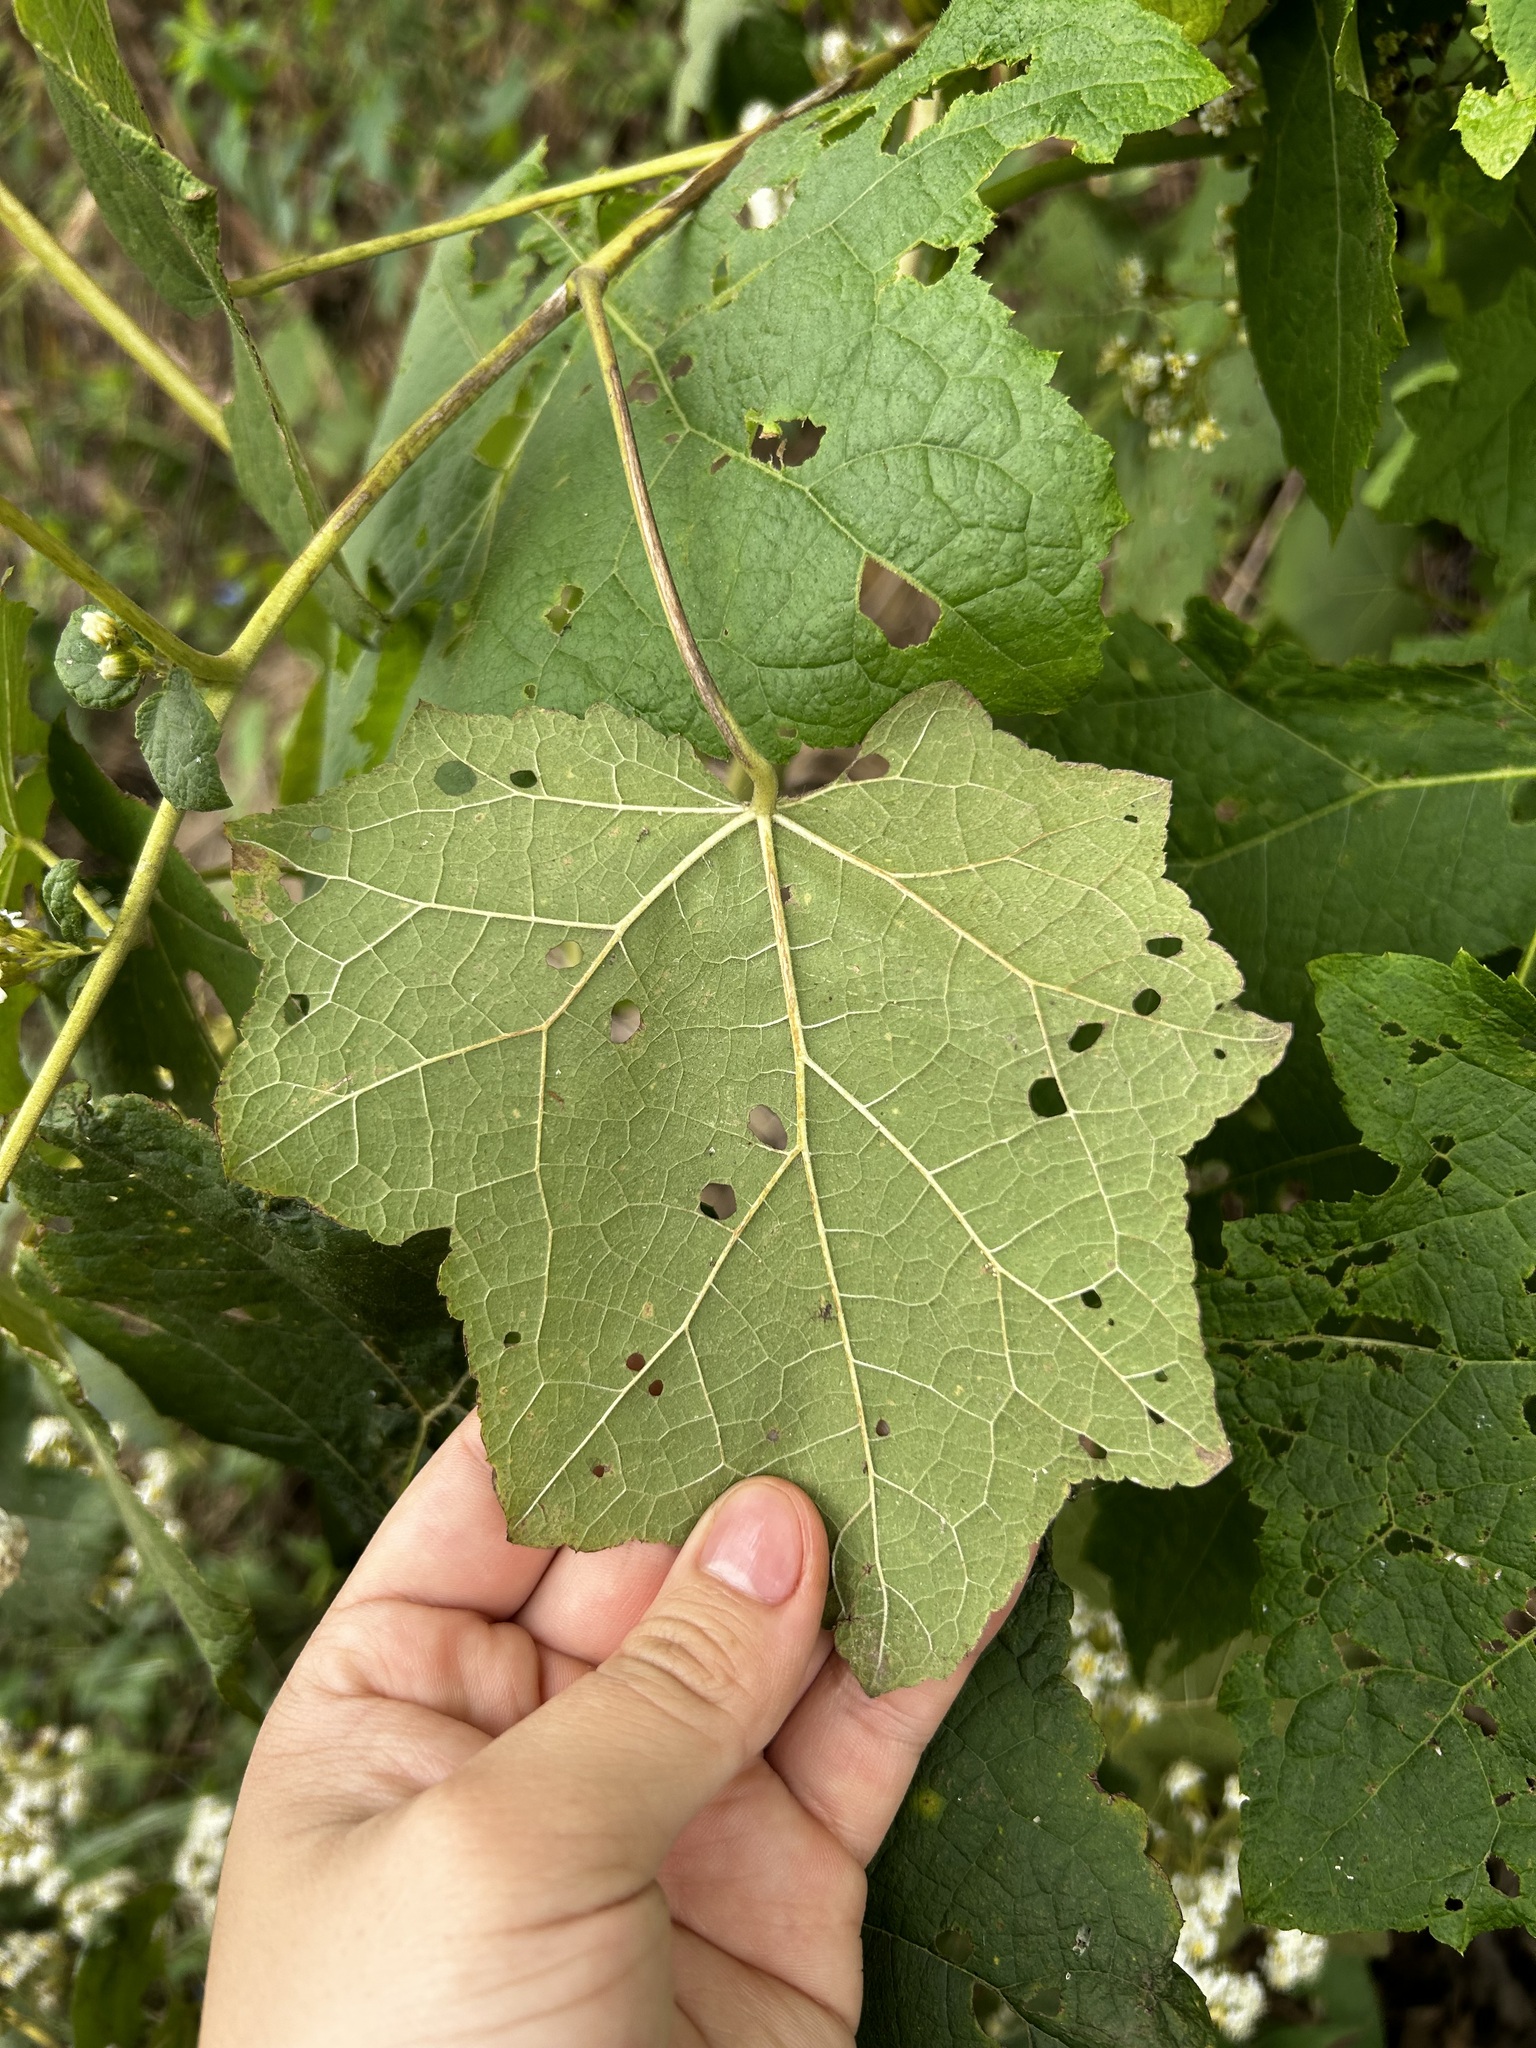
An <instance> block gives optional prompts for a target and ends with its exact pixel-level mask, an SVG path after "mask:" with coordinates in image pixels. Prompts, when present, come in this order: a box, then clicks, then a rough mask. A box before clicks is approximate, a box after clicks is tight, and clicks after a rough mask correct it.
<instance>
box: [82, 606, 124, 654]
mask: <svg viewBox="0 0 1536 2048" xmlns="http://www.w3.org/2000/svg"><path fill="white" fill-rule="evenodd" d="M80 631H81V632H82V633H83V634H84V636H85V638H86V639H87V640H89V641H90V643H91V645H92V646H93V647H101V648H105V649H111V648H113V647H115V646H116V645H117V642H118V638H119V632H120V629H119V627H118V623H117V621H116V619H114V618H113V616H112V614H111V613H110V612H82V613H81V614H80Z"/></svg>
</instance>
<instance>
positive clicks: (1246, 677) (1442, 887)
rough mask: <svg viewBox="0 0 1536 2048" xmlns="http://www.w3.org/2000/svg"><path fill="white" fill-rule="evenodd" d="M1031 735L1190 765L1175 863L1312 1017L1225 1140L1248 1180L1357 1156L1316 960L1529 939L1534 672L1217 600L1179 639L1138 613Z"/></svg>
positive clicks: (1066, 751) (1179, 874) (1175, 770)
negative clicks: (1334, 1073)
mask: <svg viewBox="0 0 1536 2048" xmlns="http://www.w3.org/2000/svg"><path fill="white" fill-rule="evenodd" d="M1025 730H1026V731H1027V732H1028V733H1029V735H1030V737H1031V738H1032V739H1033V740H1034V741H1035V743H1036V744H1038V745H1043V746H1048V747H1049V748H1050V749H1051V751H1052V752H1053V753H1057V754H1061V755H1063V756H1065V757H1066V758H1068V759H1072V760H1083V759H1088V760H1095V761H1102V762H1104V763H1105V764H1106V765H1107V766H1109V767H1113V768H1135V769H1140V770H1141V771H1142V772H1143V773H1145V774H1149V775H1166V776H1167V777H1168V778H1169V780H1170V781H1171V782H1172V785H1173V809H1172V817H1171V822H1170V832H1169V848H1168V853H1169V860H1168V871H1169V873H1170V875H1172V877H1173V879H1174V880H1175V881H1176V882H1177V883H1178V884H1179V886H1180V887H1181V888H1184V889H1187V890H1188V891H1189V895H1190V898H1191V900H1192V901H1193V903H1194V904H1195V907H1196V908H1197V909H1198V910H1200V911H1202V912H1203V913H1204V915H1205V916H1206V917H1208V918H1209V919H1210V922H1211V929H1212V931H1213V932H1214V934H1215V936H1216V938H1217V939H1218V940H1219V942H1220V943H1221V944H1222V945H1223V946H1225V947H1226V948H1227V950H1228V952H1230V953H1232V954H1233V955H1234V956H1235V957H1236V959H1237V961H1238V964H1239V966H1240V967H1241V968H1242V969H1243V972H1244V975H1245V976H1246V978H1247V981H1248V986H1249V990H1250V993H1251V999H1252V1001H1253V1002H1254V1003H1255V1004H1256V1005H1257V1006H1258V1007H1259V1008H1261V1009H1262V1010H1264V1012H1265V1013H1266V1014H1267V1015H1269V1016H1271V1017H1282V1018H1285V1019H1286V1020H1287V1021H1289V1022H1291V1023H1293V1024H1295V1026H1296V1037H1295V1040H1294V1042H1293V1043H1292V1046H1291V1048H1290V1050H1289V1052H1288V1053H1287V1055H1286V1059H1285V1063H1284V1065H1283V1066H1282V1067H1281V1069H1280V1070H1279V1072H1278V1073H1276V1074H1275V1075H1273V1076H1272V1077H1271V1078H1270V1079H1268V1080H1266V1082H1265V1083H1264V1087H1263V1092H1262V1105H1263V1109H1264V1112H1265V1117H1266V1119H1267V1121H1266V1122H1264V1124H1263V1127H1262V1128H1259V1129H1256V1128H1255V1127H1254V1124H1253V1123H1252V1122H1251V1121H1250V1120H1249V1119H1247V1118H1243V1119H1239V1120H1238V1121H1237V1123H1236V1124H1235V1125H1234V1126H1231V1127H1229V1128H1228V1130H1227V1131H1226V1132H1224V1133H1218V1136H1217V1139H1216V1140H1215V1141H1214V1143H1215V1146H1216V1149H1217V1150H1218V1151H1220V1152H1221V1155H1222V1157H1223V1159H1224V1160H1225V1161H1226V1162H1227V1163H1229V1164H1230V1165H1231V1166H1232V1167H1233V1169H1234V1171H1243V1172H1248V1171H1252V1172H1253V1173H1255V1174H1258V1175H1261V1176H1268V1177H1271V1178H1273V1177H1274V1176H1276V1175H1288V1176H1300V1178H1301V1179H1302V1180H1303V1181H1306V1182H1310V1183H1311V1184H1312V1185H1314V1186H1315V1185H1316V1184H1317V1180H1318V1177H1319V1176H1320V1175H1325V1174H1327V1173H1329V1172H1330V1171H1332V1170H1333V1169H1334V1167H1335V1165H1337V1164H1340V1163H1342V1161H1343V1159H1344V1155H1346V1154H1349V1153H1352V1152H1353V1151H1354V1149H1355V1148H1354V1145H1353V1138H1354V1133H1353V1130H1352V1128H1351V1126H1350V1124H1349V1121H1348V1119H1347V1118H1346V1117H1345V1116H1344V1115H1343V1113H1342V1111H1341V1110H1340V1108H1339V1106H1338V1097H1337V1091H1336V1090H1335V1088H1334V1086H1333V1082H1332V1079H1331V1075H1330V1070H1329V1068H1328V1065H1327V1062H1326V1061H1325V1060H1324V1058H1323V1055H1322V1051H1321V1048H1320V1046H1319V1044H1318V1038H1317V1014H1316V1010H1315V1008H1314V1005H1313V999H1312V985H1311V981H1310V978H1309V976H1308V974H1307V962H1308V961H1310V960H1315V959H1316V958H1318V956H1319V955H1321V954H1324V953H1335V952H1340V951H1345V950H1348V951H1354V950H1360V951H1368V952H1377V951H1382V950H1384V949H1385V948H1387V947H1389V946H1397V947H1411V948H1412V949H1413V950H1415V951H1416V952H1420V953H1435V954H1439V955H1440V956H1441V957H1442V958H1444V959H1449V958H1450V957H1451V956H1452V955H1453V954H1454V953H1455V952H1456V950H1457V948H1458V947H1459V946H1466V947H1467V948H1468V949H1469V950H1470V951H1472V952H1474V953H1477V954H1480V955H1483V956H1487V955H1490V954H1494V953H1498V952H1500V951H1502V950H1503V949H1505V948H1506V947H1510V946H1518V945H1523V944H1524V943H1525V940H1526V938H1527V937H1528V936H1529V933H1530V926H1531V920H1532V909H1533V905H1536V830H1533V829H1532V823H1533V821H1536V712H1533V709H1532V708H1531V706H1530V704H1529V703H1528V702H1527V700H1526V697H1525V696H1524V695H1522V693H1521V692H1520V690H1519V689H1518V688H1517V687H1516V686H1515V685H1513V684H1506V683H1501V682H1499V681H1498V680H1496V679H1495V678H1493V677H1491V676H1487V675H1485V674H1483V673H1482V672H1480V671H1476V670H1473V671H1455V670H1453V671H1448V670H1445V669H1433V668H1423V669H1405V668H1387V667H1380V666H1377V665H1375V664H1373V663H1368V662H1352V663H1350V664H1349V665H1348V666H1347V667H1344V668H1328V667H1325V666H1323V665H1321V664H1320V663H1315V662H1313V661H1312V660H1311V659H1310V658H1309V657H1308V655H1307V654H1306V653H1305V651H1304V650H1303V649H1302V648H1301V647H1300V646H1298V645H1297V644H1296V643H1295V642H1293V641H1289V640H1285V639H1278V638H1277V639H1271V640H1269V641H1267V642H1261V641H1260V640H1259V638H1258V637H1257V636H1256V635H1255V634H1254V633H1252V632H1251V631H1250V630H1249V629H1247V628H1245V627H1243V626H1241V625H1240V624H1239V623H1238V621H1236V620H1235V619H1233V618H1232V617H1231V615H1230V614H1229V613H1225V612H1221V611H1218V610H1217V609H1216V607H1214V606H1212V605H1209V604H1207V603H1206V602H1205V601H1204V600H1196V602H1195V603H1193V604H1192V605H1191V606H1190V607H1189V610H1188V612H1187V614H1186V618H1185V628H1184V632H1183V634H1182V636H1181V638H1180V639H1179V640H1178V641H1177V642H1174V641H1171V640H1170V639H1169V638H1168V636H1167V635H1166V634H1165V633H1162V632H1160V631H1159V630H1158V629H1157V628H1156V627H1155V626H1150V625H1146V624H1144V623H1143V622H1142V621H1141V620H1139V619H1133V618H1129V617H1122V618H1119V619H1117V620H1116V621H1115V622H1114V631H1113V634H1112V637H1111V639H1110V642H1109V645H1108V648H1107V649H1106V659H1105V664H1104V673H1103V676H1102V678H1101V680H1100V682H1099V684H1098V685H1097V687H1096V688H1095V689H1094V690H1093V691H1092V692H1091V693H1090V694H1089V695H1088V696H1087V697H1085V698H1083V699H1082V701H1081V702H1080V703H1079V704H1077V705H1074V706H1073V707H1072V708H1071V709H1070V710H1069V711H1067V712H1065V713H1063V714H1062V715H1061V716H1060V717H1058V718H1055V719H1052V720H1049V721H1043V720H1042V721H1040V722H1038V723H1037V724H1031V725H1030V726H1028V727H1026V728H1025ZM1248 1191H1249V1192H1250V1193H1251V1192H1252V1189H1251V1188H1250V1189H1249V1190H1248ZM1331 1191H1332V1192H1342V1191H1343V1190H1341V1189H1338V1188H1334V1189H1333V1190H1331Z"/></svg>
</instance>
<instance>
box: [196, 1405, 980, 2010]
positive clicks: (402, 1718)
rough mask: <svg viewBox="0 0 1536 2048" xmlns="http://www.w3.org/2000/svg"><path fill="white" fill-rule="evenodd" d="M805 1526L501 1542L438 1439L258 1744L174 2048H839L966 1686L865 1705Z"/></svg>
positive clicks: (466, 1446) (783, 1508)
mask: <svg viewBox="0 0 1536 2048" xmlns="http://www.w3.org/2000/svg"><path fill="white" fill-rule="evenodd" d="M826 1583H827V1547H826V1536H825V1533H824V1530H823V1527H822V1522H821V1518H820V1516H819V1515H818V1514H817V1512H816V1510H815V1509H814V1507H813V1506H812V1505H811V1503H810V1501H809V1500H807V1498H806V1497H805V1495H804V1494H802V1493H801V1492H799V1491H798V1489H796V1488H795V1487H792V1486H789V1485H787V1484H786V1483H784V1482H782V1481H779V1480H767V1479H759V1480H749V1481H747V1482H745V1483H744V1484H742V1485H740V1486H738V1487H736V1488H734V1489H733V1490H732V1491H731V1492H730V1493H728V1494H726V1495H725V1496H724V1497H723V1499H722V1500H720V1501H719V1502H717V1503H716V1504H715V1506H714V1507H713V1508H711V1509H710V1510H709V1512H708V1513H707V1514H705V1516H704V1517H703V1518H702V1520H701V1521H700V1522H699V1524H698V1526H697V1527H696V1528H695V1529H694V1531H693V1533H692V1535H691V1536H690V1537H689V1539H688V1541H687V1542H686V1543H685V1544H684V1546H683V1548H682V1550H681V1552H674V1551H672V1550H671V1549H670V1548H668V1547H667V1546H665V1545H661V1544H638V1543H632V1544H627V1545H625V1546H624V1547H623V1548H621V1549H617V1550H610V1551H603V1552H596V1553H586V1554H581V1553H577V1552H574V1551H568V1550H561V1551H547V1550H521V1549H517V1548H515V1547H514V1546H513V1545H512V1544H510V1543H508V1541H507V1539H506V1524H505V1520H504V1518H503V1515H502V1511H501V1508H500V1506H499V1505H498V1503H497V1500H496V1495H495V1492H494V1489H493V1486H492V1483H491V1477H490V1471H489V1467H488V1466H487V1463H486V1459H485V1453H484V1451H483V1450H482V1448H481V1444H480V1435H479V1428H478V1425H477V1423H476V1422H475V1420H474V1419H473V1418H471V1420H470V1421H468V1422H466V1423H465V1424H464V1425H463V1427H462V1428H461V1429H459V1430H458V1431H457V1432H456V1433H455V1435H454V1436H453V1437H451V1438H450V1439H449V1441H448V1442H447V1443H446V1444H445V1445H444V1446H443V1448H442V1449H441V1450H440V1451H439V1452H438V1453H437V1455H436V1456H435V1457H434V1458H433V1459H432V1461H431V1463H430V1464H429V1465H427V1467H426V1468H425V1469H424V1470H423V1471H422V1472H421V1473H420V1474H419V1475H418V1477H417V1478H416V1480H415V1481H414V1482H413V1484H412V1485H411V1486H410V1487H409V1489H408V1490H407V1491H406V1493H405V1494H404V1495H403V1496H402V1498H401V1500H400V1501H399V1502H398V1504H397V1505H396V1507H395V1508H394V1510H393V1511H392V1512H391V1513H390V1515H389V1516H388V1517H387V1518H386V1520H385V1521H384V1523H383V1525H382V1526H381V1528H380V1529H379V1531H378V1533H377V1535H376V1536H375V1537H374V1539H373V1542H372V1543H371V1544H370V1545H369V1547H368V1550H367V1551H366V1553H365V1554H364V1556H363V1558H362V1559H361V1561H360V1562H359V1564H358V1566H357V1568H356V1570H355V1571H354V1572H353V1574H352V1576H351V1578H350V1579H349V1580H348V1581H347V1583H346V1585H345V1586H344V1587H343V1588H342V1590H341V1592H340V1594H339V1595H338V1596H337V1598H336V1601H335V1603H334V1604H333V1606H332V1607H331V1609H330V1611H329V1613H328V1614H327V1615H326V1617H325V1619H324V1620H323V1621H322V1622H321V1624H320V1626H319V1628H318V1629H317V1630H316V1631H315V1634H314V1636H313V1637H312V1638H311V1640H310V1642H309V1644H308V1646H307V1648H306V1649H305V1651H304V1653H303V1655H302V1656H301V1657H300V1659H299V1661H298V1663H297V1664H296V1665H295V1667H294V1670H293V1672H292V1675H291V1676H290V1677H289V1680H288V1682H287V1684H286V1685H285V1686H284V1688H283V1690H282V1692H281V1694H280V1695H279V1696H278V1699H277V1700H276V1702H275V1703H274V1705H273V1707H272V1711H271V1713H270V1714H269V1715H268V1717H267V1720H266V1724H265V1726H264V1727H263V1729H262V1731H261V1735H260V1737H259V1739H258V1741H257V1743H256V1748H255V1751H254V1754H253V1755H252V1758H251V1763H250V1767H249V1769H248V1771H247V1773H246V1778H245V1785H244V1789H243V1790H242V1792H241V1795H240V1802H239V1806H238V1808H237V1810H236V1814H235V1821H234V1827H233V1829H232V1831H231V1835H230V1843H229V1852H228V1855H227V1857H226V1860H225V1867H224V1877H223V1882H222V1884H221V1887H220V1892H219V1904H218V1914H217V1919H216V1922H215V1926H214V1939H213V1954H212V1958H211V1962H210V1967H209V1975H208V1987H207V2000H206V2004H205V2007H204V2019H203V2031H202V2034H201V2036H200V2039H201V2041H202V2044H203V2048H351V2044H353V2043H357V2044H359V2048H362V2044H367V2048H396V2044H398V2048H423V2044H425V2043H429V2042H430V2043H432V2044H433V2048H480V2044H483V2048H492V2044H494V2048H662V2044H666V2048H704V2044H708V2048H834V2044H837V2048H847V2044H848V2043H850V2042H851V2041H852V2039H853V2033H854V2029H855V2027H856V2026H857V2024H858V2017H859V2002H860V1990H861V1978H860V1944H859V1929H860V1923H861V1920H862V1917H863V1907H864V1865H865V1864H866V1862H867V1861H868V1860H869V1858H870V1857H871V1856H872V1855H873V1854H874V1852H875V1850H876V1849H877V1848H878V1846H879V1844H880V1840H881V1837H882V1836H883V1835H884V1833H885V1830H886V1828H887V1826H888V1825H889V1823H890V1821H891V1819H892V1817H893V1815H894V1814H895V1811H896V1809H897V1807H898V1805H899V1804H900V1802H901V1799H902V1797H903V1795H904V1794H905V1792H906V1789H907V1785H908V1782H909V1781H910V1779H911V1776H912V1772H913V1770H914V1769H915V1768H916V1765H917V1761H918V1759H919V1757H920V1756H921V1754H922V1752H923V1749H924V1747H925V1745H926V1744H927V1742H928V1739H929V1737H930V1736H931V1735H932V1733H933V1731H934V1729H935V1728H936V1727H937V1726H938V1723H939V1721H940V1720H941V1719H942V1718H943V1715H944V1712H945V1710H946V1708H947V1707H948V1705H949V1703H950V1701H951V1700H952V1699H953V1697H954V1695H955V1693H956V1692H957V1691H958V1689H959V1686H960V1684H961V1682H962V1680H963V1678H964V1676H965V1672H966V1670H967V1669H968V1668H969V1662H970V1661H971V1660H968V1662H967V1664H966V1665H964V1666H962V1667H961V1669H960V1670H959V1671H958V1672H956V1673H955V1674H954V1675H953V1676H952V1677H951V1678H948V1679H944V1680H939V1681H934V1682H932V1683H929V1684H925V1685H919V1686H913V1687H911V1688H910V1689H908V1690H906V1691H904V1692H894V1693H887V1694H885V1695H884V1696H883V1697H881V1698H879V1699H869V1698H867V1697H866V1696H865V1694H864V1693H863V1692H862V1691H861V1690H860V1688H859V1686H858V1684H857V1682H856V1681H855V1679H854V1678H853V1677H852V1675H851V1673H850V1672H849V1670H848V1667H847V1666H846V1665H845V1664H844V1663H843V1661H842V1659H841V1658H840V1657H838V1656H837V1655H836V1654H835V1652H833V1651H832V1649H831V1639H830V1637H829V1636H827V1635H826V1634H825V1633H824V1632H823V1631H822V1629H821V1626H820V1622H821V1614H822V1606H823V1600H824V1597H825V1592H826Z"/></svg>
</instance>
